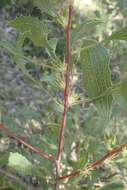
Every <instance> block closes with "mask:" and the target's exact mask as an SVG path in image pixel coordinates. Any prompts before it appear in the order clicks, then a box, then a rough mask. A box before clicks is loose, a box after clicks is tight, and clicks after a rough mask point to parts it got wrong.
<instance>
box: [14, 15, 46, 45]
mask: <svg viewBox="0 0 127 190" xmlns="http://www.w3.org/2000/svg"><path fill="white" fill-rule="evenodd" d="M10 25H11V26H12V27H14V28H16V29H17V30H18V31H19V32H21V33H24V32H26V31H27V35H26V37H29V38H31V40H32V41H33V43H34V44H35V45H36V46H40V47H45V44H47V36H48V32H49V31H48V28H47V26H46V25H45V24H44V23H43V22H42V21H41V20H39V19H38V18H35V17H31V16H21V17H18V18H16V19H15V20H13V21H11V22H10Z"/></svg>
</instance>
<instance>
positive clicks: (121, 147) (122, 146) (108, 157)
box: [59, 144, 127, 180]
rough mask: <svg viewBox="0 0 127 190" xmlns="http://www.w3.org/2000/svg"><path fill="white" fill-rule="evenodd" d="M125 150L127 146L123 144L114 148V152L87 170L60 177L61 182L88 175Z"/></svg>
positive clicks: (110, 152)
mask: <svg viewBox="0 0 127 190" xmlns="http://www.w3.org/2000/svg"><path fill="white" fill-rule="evenodd" d="M124 148H127V144H122V145H120V146H119V147H117V148H114V149H113V150H111V151H109V152H108V153H107V154H105V155H104V156H103V157H102V158H101V159H100V160H97V161H95V162H94V163H92V164H90V165H89V166H87V167H86V168H83V169H81V170H79V171H74V172H72V173H70V174H69V175H66V176H62V177H59V180H64V179H70V178H72V177H75V176H77V175H80V174H87V173H88V172H89V171H91V170H94V169H96V168H97V167H98V166H100V165H101V164H103V163H104V161H106V160H109V159H112V158H113V157H116V156H117V155H118V154H120V153H121V152H122V151H123V150H124Z"/></svg>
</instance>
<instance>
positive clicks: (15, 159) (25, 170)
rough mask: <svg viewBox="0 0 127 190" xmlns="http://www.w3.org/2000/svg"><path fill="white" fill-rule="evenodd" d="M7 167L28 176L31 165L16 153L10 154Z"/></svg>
mask: <svg viewBox="0 0 127 190" xmlns="http://www.w3.org/2000/svg"><path fill="white" fill-rule="evenodd" d="M8 166H9V167H10V168H12V169H13V170H15V171H17V172H19V173H20V174H30V173H31V170H32V164H31V162H29V161H28V160H27V159H26V158H25V157H24V156H22V155H21V154H19V153H18V152H15V153H13V152H10V155H9V159H8Z"/></svg>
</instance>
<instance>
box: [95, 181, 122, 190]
mask: <svg viewBox="0 0 127 190" xmlns="http://www.w3.org/2000/svg"><path fill="white" fill-rule="evenodd" d="M110 189H111V190H124V189H125V187H124V184H123V183H122V182H121V181H116V182H111V183H108V184H107V185H105V186H103V187H101V188H100V189H99V190H110Z"/></svg>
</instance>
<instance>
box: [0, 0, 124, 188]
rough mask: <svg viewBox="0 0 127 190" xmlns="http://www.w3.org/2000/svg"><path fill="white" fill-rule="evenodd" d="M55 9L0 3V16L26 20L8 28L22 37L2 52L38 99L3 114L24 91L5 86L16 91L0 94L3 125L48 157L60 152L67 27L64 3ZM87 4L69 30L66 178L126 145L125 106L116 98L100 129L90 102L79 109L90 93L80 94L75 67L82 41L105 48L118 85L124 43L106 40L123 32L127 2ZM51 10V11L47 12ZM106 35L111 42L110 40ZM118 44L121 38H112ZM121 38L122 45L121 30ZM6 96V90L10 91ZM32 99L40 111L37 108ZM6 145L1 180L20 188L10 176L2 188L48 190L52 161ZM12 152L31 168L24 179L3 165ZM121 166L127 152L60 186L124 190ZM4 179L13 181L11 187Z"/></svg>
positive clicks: (0, 183) (79, 71) (12, 0)
mask: <svg viewBox="0 0 127 190" xmlns="http://www.w3.org/2000/svg"><path fill="white" fill-rule="evenodd" d="M57 2H58V1H57V0H56V1H54V3H53V1H50V0H49V1H47V2H46V1H43V3H45V4H44V6H40V3H42V2H41V1H39V0H37V1H31V0H23V1H22V0H19V1H18V0H10V1H5V0H1V2H0V9H1V10H5V11H6V12H8V14H10V15H13V16H12V17H13V18H14V17H16V16H17V15H18V16H22V15H23V16H22V17H20V18H16V20H13V21H12V22H11V24H10V25H11V26H13V27H14V28H16V29H17V30H18V31H19V32H21V33H20V34H19V33H18V37H17V41H16V42H13V43H10V42H9V41H8V38H7V36H5V38H4V39H2V40H1V43H0V46H1V47H3V48H5V49H6V50H7V51H8V52H9V53H10V56H11V58H13V60H14V61H15V64H16V67H17V68H18V70H20V71H22V73H23V75H22V79H21V80H22V81H23V82H26V81H27V84H28V85H29V86H30V88H33V89H34V90H33V94H34V93H35V92H36V93H37V95H36V96H33V98H32V99H31V98H30V97H27V99H25V101H24V100H23V103H21V104H20V102H18V103H17V104H18V105H17V107H16V108H15V109H14V111H13V108H12V107H11V106H10V107H8V106H7V105H6V102H7V101H9V102H11V101H12V100H15V99H16V97H17V93H19V92H20V93H21V90H20V89H17V87H19V86H18V85H17V86H15V85H12V87H10V88H11V89H12V91H13V93H12V95H11V94H9V95H7V94H6V93H5V91H2V92H3V94H2V93H0V97H1V99H0V106H1V107H0V111H1V122H3V123H5V125H6V126H7V127H9V128H10V129H11V130H12V131H13V132H14V133H16V134H17V135H21V134H22V135H23V136H25V138H26V139H27V140H28V142H29V143H31V144H33V145H34V146H36V147H38V148H41V149H42V150H44V151H45V152H47V153H49V154H50V153H52V154H53V155H56V153H57V144H58V134H59V127H60V123H61V118H62V111H63V88H64V69H65V68H64V65H63V62H64V60H65V54H66V44H65V33H64V29H63V27H64V26H65V24H66V22H67V11H66V8H65V10H63V9H64V4H63V2H62V1H60V2H59V4H57V6H56V3H57ZM92 2H93V4H94V8H93V7H92V4H91V5H90V6H86V7H84V10H79V9H78V7H77V8H76V13H75V18H74V21H73V26H72V39H71V40H72V47H73V51H74V56H73V63H74V64H73V90H72V95H71V97H70V100H69V101H70V105H71V108H70V109H69V112H68V117H67V129H66V134H65V146H64V154H63V159H62V170H63V171H62V172H63V175H64V174H67V172H69V171H72V170H78V169H80V168H82V167H85V166H87V165H88V164H90V163H91V162H93V161H96V160H98V159H99V158H101V157H102V156H103V155H104V154H105V153H106V152H107V151H109V150H111V149H112V148H114V147H116V146H117V145H119V144H123V143H125V142H126V138H127V130H126V127H127V118H126V114H127V104H126V101H124V100H123V99H122V98H121V97H119V96H118V97H116V99H113V105H112V115H111V119H110V121H109V122H108V123H105V121H104V120H103V119H102V118H101V117H99V114H98V112H97V108H96V106H95V105H94V104H93V103H89V104H88V105H87V104H85V103H84V101H85V100H87V99H88V93H87V89H86V88H84V83H83V79H82V69H81V66H80V64H79V63H80V59H79V57H80V47H81V45H82V41H83V40H85V39H91V38H92V39H94V40H96V41H98V42H101V41H102V44H103V45H105V46H106V48H107V49H108V51H109V52H110V63H111V64H110V71H111V78H112V83H113V84H117V83H118V82H121V79H123V78H125V77H126V72H127V65H126V58H127V42H126V41H122V40H120V41H112V40H111V39H112V38H115V36H113V35H111V34H114V33H112V32H114V31H117V30H120V29H121V28H125V27H126V26H127V6H126V5H127V1H126V0H112V1H110V0H101V1H100V0H93V1H92ZM48 3H49V4H48ZM52 3H53V4H52ZM42 5H43V4H42ZM65 5H66V2H65ZM50 6H51V9H49V7H50ZM54 6H55V11H54ZM44 7H45V8H44ZM65 7H66V6H65ZM57 13H59V14H57ZM28 15H29V16H28ZM21 19H23V21H22V23H23V26H22V25H20V24H21ZM30 19H31V20H30ZM9 20H10V19H9ZM25 21H26V23H25ZM32 22H33V23H32ZM41 24H42V27H41ZM33 26H34V27H33ZM43 26H46V27H43ZM31 27H32V28H31ZM47 28H48V30H47ZM33 29H34V30H33ZM41 29H42V30H41ZM125 29H126V28H125ZM122 31H123V30H122ZM41 34H42V35H41ZM108 36H110V37H109V38H108ZM120 36H121V33H120ZM122 36H123V34H122ZM117 37H119V36H117V35H116V38H117ZM124 38H126V30H125V32H124ZM107 39H108V40H107ZM117 39H118V38H117ZM106 40H107V41H106ZM109 40H111V41H109ZM94 58H95V57H94ZM3 62H4V61H3ZM0 64H1V63H0ZM93 64H94V61H93ZM1 65H2V64H1ZM1 65H0V67H1ZM6 69H7V68H6ZM98 70H99V68H98ZM98 72H100V71H98ZM122 84H123V83H122ZM120 87H121V86H120ZM11 89H9V90H10V92H11ZM120 89H121V88H120ZM92 90H93V89H92ZM16 92H17V93H16ZM120 92H121V90H120ZM125 92H126V91H125ZM4 93H5V94H4ZM33 94H32V95H33ZM97 95H98V94H97ZM125 96H126V93H125ZM21 98H22V97H21ZM35 98H36V101H37V106H35V105H34V99H35ZM90 98H91V97H90ZM28 101H29V102H28ZM11 109H12V111H11ZM8 141H9V143H8ZM8 141H5V137H3V136H1V141H0V145H1V146H2V148H3V146H5V147H6V148H4V150H3V149H2V148H1V149H0V157H1V158H0V166H1V167H0V168H4V170H5V171H6V172H7V173H6V174H8V173H9V174H10V175H11V174H12V175H15V176H16V177H17V182H15V181H14V180H13V179H12V178H9V177H8V176H7V175H5V176H4V177H3V176H2V177H1V178H0V189H1V190H2V189H5V188H8V189H15V190H18V189H24V185H25V186H27V187H28V188H30V187H31V186H32V188H34V189H37V188H38V189H39V188H40V189H44V190H49V189H52V185H53V183H54V166H53V165H52V164H51V163H50V162H49V161H46V160H44V159H42V158H40V157H39V156H38V155H35V154H34V153H31V152H29V151H28V150H27V149H26V148H24V147H22V146H21V147H18V146H17V144H16V142H12V141H10V140H9V139H8ZM12 151H13V152H14V153H15V152H16V153H17V152H19V154H21V155H23V156H25V157H26V159H28V160H29V161H30V162H31V163H32V164H33V166H34V171H32V172H31V174H30V175H29V176H27V175H26V176H25V175H24V176H23V175H21V174H20V172H19V171H18V170H17V171H12V170H11V171H10V169H9V168H8V164H7V163H8V161H7V160H8V157H9V155H8V152H12ZM6 152H7V154H6ZM2 158H3V159H2ZM5 158H6V162H5ZM126 162H127V151H126V150H125V151H123V153H122V154H121V155H120V156H119V157H117V158H115V159H114V160H112V161H110V160H109V161H107V162H106V163H104V164H103V165H102V166H101V167H100V168H98V169H97V170H95V171H92V172H90V173H89V174H88V175H84V176H82V175H81V176H78V177H76V178H74V179H71V180H69V181H67V182H66V181H65V182H63V184H62V185H63V188H64V189H66V190H71V189H81V190H95V189H96V190H99V189H100V190H103V189H104V190H106V189H108V190H110V189H111V190H115V189H116V190H118V189H119V190H122V189H126V188H127V177H126V176H127V167H126ZM0 173H1V172H0ZM33 177H36V178H37V181H39V182H38V183H37V182H36V183H34V182H33ZM7 178H8V179H10V180H8V183H7ZM19 180H20V183H19ZM15 183H16V184H15Z"/></svg>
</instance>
